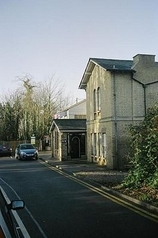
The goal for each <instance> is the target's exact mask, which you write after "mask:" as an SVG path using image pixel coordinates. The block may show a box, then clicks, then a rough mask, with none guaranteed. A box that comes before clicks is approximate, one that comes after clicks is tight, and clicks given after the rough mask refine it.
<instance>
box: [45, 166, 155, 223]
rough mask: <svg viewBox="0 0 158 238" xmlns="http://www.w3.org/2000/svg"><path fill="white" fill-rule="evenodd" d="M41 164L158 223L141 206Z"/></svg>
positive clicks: (60, 170) (151, 213) (152, 215)
mask: <svg viewBox="0 0 158 238" xmlns="http://www.w3.org/2000/svg"><path fill="white" fill-rule="evenodd" d="M40 163H42V164H44V165H46V166H47V167H48V168H49V169H51V170H53V171H55V172H57V173H59V174H61V175H63V176H65V177H67V178H69V179H71V180H73V181H75V182H77V183H79V184H81V185H83V186H84V187H86V188H88V189H90V190H91V191H93V192H95V193H97V194H99V195H101V196H102V197H105V198H107V199H110V200H111V201H113V202H115V203H117V204H119V205H121V206H124V207H126V208H128V209H130V210H132V211H133V212H135V213H138V214H139V215H141V216H143V217H146V218H148V219H150V220H152V221H154V222H156V223H158V214H155V213H153V212H152V211H149V210H146V209H143V208H142V207H139V206H137V205H135V204H134V203H131V202H130V201H128V200H125V199H123V198H121V197H118V196H116V195H113V194H110V193H109V192H106V191H104V190H103V189H101V188H97V187H95V186H93V185H91V184H89V183H87V182H85V181H83V180H81V179H79V178H77V177H75V176H74V175H71V174H68V173H66V172H64V171H63V170H62V169H61V168H60V167H54V166H52V165H50V164H48V163H47V162H40Z"/></svg>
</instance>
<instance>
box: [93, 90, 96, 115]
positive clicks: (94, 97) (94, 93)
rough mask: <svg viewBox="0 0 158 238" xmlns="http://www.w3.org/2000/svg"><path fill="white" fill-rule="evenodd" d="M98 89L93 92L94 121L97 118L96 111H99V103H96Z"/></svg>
mask: <svg viewBox="0 0 158 238" xmlns="http://www.w3.org/2000/svg"><path fill="white" fill-rule="evenodd" d="M96 101H97V100H96V89H94V91H93V108H94V119H95V118H96V109H97V104H96V103H97V102H96Z"/></svg>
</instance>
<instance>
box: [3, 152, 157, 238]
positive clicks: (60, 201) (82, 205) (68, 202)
mask: <svg viewBox="0 0 158 238" xmlns="http://www.w3.org/2000/svg"><path fill="white" fill-rule="evenodd" d="M0 185H1V186H2V188H3V189H4V190H5V192H6V194H7V195H8V197H9V198H10V200H12V199H17V198H19V199H23V200H24V201H25V203H26V208H25V209H24V210H20V211H19V212H18V214H19V216H20V217H21V219H22V222H23V224H24V226H25V227H26V229H27V230H28V233H29V234H30V237H33V238H63V237H65V238H71V237H73V238H74V237H75V238H80V237H82V238H93V237H94V238H96V237H97V238H103V237H106V238H116V237H122V238H127V237H128V238H133V237H134V238H140V237H143V238H146V237H147V238H148V237H150V238H152V237H154V238H155V233H156V232H158V223H157V222H156V219H154V218H151V219H149V217H148V215H146V214H144V215H143V214H142V212H141V211H137V210H136V209H135V207H129V205H128V204H122V202H121V201H119V200H115V198H114V197H108V195H107V194H106V193H105V192H104V191H102V190H100V189H98V188H96V187H94V186H91V185H88V184H87V183H82V181H80V180H78V179H76V178H75V177H73V176H71V175H68V174H65V173H63V172H61V171H60V170H59V171H58V170H57V169H56V168H53V167H51V166H49V165H46V164H44V162H42V161H41V160H39V161H19V160H16V159H15V158H7V157H6V158H2V157H0Z"/></svg>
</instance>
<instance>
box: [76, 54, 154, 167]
mask: <svg viewBox="0 0 158 238" xmlns="http://www.w3.org/2000/svg"><path fill="white" fill-rule="evenodd" d="M79 88H80V89H84V90H86V105H87V159H88V161H93V162H96V163H100V164H103V165H107V167H108V168H110V169H123V168H124V166H125V165H126V164H127V163H128V158H127V155H128V150H129V144H128V143H129V140H128V127H129V125H130V124H137V123H140V122H141V121H142V120H143V119H144V116H145V114H146V111H147V108H149V107H151V106H153V105H154V104H155V103H156V102H158V62H155V56H154V55H146V54H137V55H136V56H134V57H133V60H115V59H100V58H90V59H89V61H88V63H87V65H86V68H85V71H84V74H83V77H82V79H81V82H80V84H79Z"/></svg>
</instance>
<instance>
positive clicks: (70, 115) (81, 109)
mask: <svg viewBox="0 0 158 238" xmlns="http://www.w3.org/2000/svg"><path fill="white" fill-rule="evenodd" d="M57 118H58V119H63V118H65V119H85V118H86V99H84V100H82V101H80V102H77V103H75V104H73V105H72V106H70V107H68V108H66V109H65V110H63V111H61V112H59V113H57V114H55V115H54V119H57Z"/></svg>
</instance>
